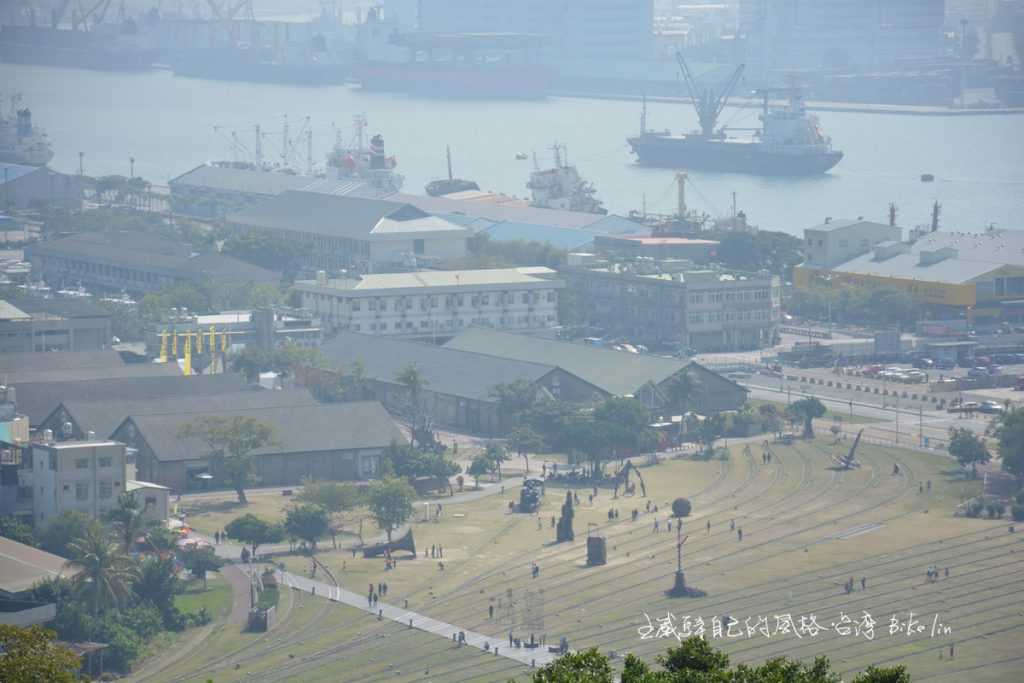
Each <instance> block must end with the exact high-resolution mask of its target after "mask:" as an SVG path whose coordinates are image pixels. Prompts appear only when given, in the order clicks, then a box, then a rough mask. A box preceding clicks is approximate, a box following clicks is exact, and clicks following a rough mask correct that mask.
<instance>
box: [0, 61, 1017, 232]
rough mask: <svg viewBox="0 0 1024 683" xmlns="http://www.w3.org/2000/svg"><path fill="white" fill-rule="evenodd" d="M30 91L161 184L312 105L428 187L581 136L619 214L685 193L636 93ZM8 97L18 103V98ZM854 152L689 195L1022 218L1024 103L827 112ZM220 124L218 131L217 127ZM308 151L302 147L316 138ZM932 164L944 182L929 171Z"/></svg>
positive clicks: (212, 88)
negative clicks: (973, 113)
mask: <svg viewBox="0 0 1024 683" xmlns="http://www.w3.org/2000/svg"><path fill="white" fill-rule="evenodd" d="M11 91H19V92H21V93H22V95H23V97H24V100H23V101H24V104H26V105H27V106H29V107H31V109H32V111H33V112H34V117H35V121H36V123H37V125H39V126H41V127H43V128H45V129H46V131H47V132H48V134H49V136H50V138H51V140H52V142H53V145H54V149H55V151H56V157H55V158H54V160H53V162H52V166H53V167H54V168H56V169H58V170H62V171H68V172H73V171H75V170H77V168H78V153H79V152H84V153H85V171H86V173H88V174H90V175H100V174H108V173H120V174H124V175H127V174H128V171H129V161H128V160H129V157H132V156H134V157H135V160H136V161H135V172H136V174H138V175H141V176H143V177H145V178H147V179H149V180H151V181H152V182H155V183H158V184H163V183H166V181H167V180H168V179H169V178H173V177H174V176H176V175H178V174H180V173H184V172H185V171H187V170H189V169H191V168H192V167H194V166H196V165H198V164H201V163H204V162H206V161H209V160H214V159H227V158H232V155H233V153H232V150H231V146H230V144H229V141H228V137H229V135H230V131H232V130H234V131H237V133H238V136H239V139H240V140H242V141H243V142H244V143H245V144H246V145H248V146H249V147H250V148H251V147H252V144H253V138H254V136H253V134H252V132H251V131H252V128H253V126H254V125H255V124H256V123H260V124H261V125H262V126H263V130H264V131H265V132H266V133H267V134H268V135H267V138H266V140H265V141H264V153H265V156H267V157H271V156H274V155H278V154H280V151H281V143H280V138H281V136H280V134H279V131H281V130H282V128H283V126H282V123H283V120H284V119H283V117H284V116H285V115H287V116H288V120H289V122H290V126H291V130H292V131H293V134H294V132H295V131H296V130H297V129H298V128H299V127H300V126H301V123H302V121H303V119H304V118H305V117H307V116H308V117H310V120H311V122H312V128H313V131H314V139H313V148H314V149H313V151H314V159H315V160H316V161H317V162H318V163H322V161H323V157H324V154H325V153H326V151H327V150H328V148H329V147H330V146H331V144H333V140H334V132H333V131H334V128H332V124H334V125H336V126H337V127H338V128H340V129H341V130H342V132H343V135H344V137H346V138H348V137H350V136H351V132H352V129H351V125H352V117H353V116H354V115H356V114H365V115H366V116H367V117H368V118H369V120H370V127H369V129H370V132H371V133H377V132H380V133H382V134H383V135H384V138H385V141H386V145H387V148H388V151H389V153H391V154H394V155H396V156H397V158H398V162H399V168H400V170H401V172H402V173H403V174H404V175H405V176H406V182H405V188H404V189H405V190H406V191H409V192H414V193H419V192H422V191H423V190H422V188H423V186H424V185H425V184H426V183H427V182H428V181H430V180H432V179H436V178H439V177H442V176H443V175H444V174H445V172H446V171H445V160H444V156H445V145H446V144H447V145H451V147H452V153H453V156H454V163H455V172H456V175H457V176H459V177H463V178H469V179H473V180H476V181H477V182H478V183H479V184H480V187H481V188H483V189H486V190H492V191H496V192H504V193H507V194H513V195H525V194H526V193H527V190H526V188H525V183H526V181H527V179H528V176H529V172H530V169H531V165H532V162H531V161H517V160H515V154H516V153H517V152H526V153H532V152H533V151H536V152H537V154H538V156H539V157H540V159H541V162H542V163H545V162H550V159H551V152H550V151H549V148H550V146H551V144H552V143H553V142H555V141H558V142H560V143H562V144H565V145H567V146H568V153H569V159H570V161H572V162H573V163H575V164H577V166H578V167H579V170H580V172H581V173H582V174H583V175H584V176H585V177H587V178H588V179H590V180H591V181H592V182H593V183H594V184H595V185H596V187H597V190H598V196H599V197H600V198H601V199H603V200H604V202H605V205H606V206H607V207H608V208H609V209H610V210H611V211H613V212H617V213H625V212H627V211H629V210H630V209H639V208H640V207H641V204H642V203H643V198H644V197H645V196H646V200H647V207H648V210H650V211H664V212H670V211H672V210H673V209H674V206H675V190H674V181H673V172H672V171H671V170H665V169H646V168H641V167H638V166H636V165H635V164H634V163H633V159H632V156H631V155H630V153H629V150H628V146H627V145H626V142H625V138H626V136H627V135H629V134H632V133H634V132H635V131H636V130H637V129H638V127H639V109H640V108H639V105H638V104H637V103H635V102H625V101H605V100H592V99H575V98H552V99H549V100H547V101H540V102H486V101H480V102H476V101H444V100H429V99H419V98H411V97H406V96H402V95H387V94H378V93H362V92H360V91H358V90H350V89H348V88H345V87H333V88H299V87H288V86H275V85H261V84H249V83H225V82H219V81H207V80H200V79H188V78H175V77H174V76H173V75H171V74H170V73H168V72H162V71H161V72H150V73H139V74H124V73H105V72H95V71H84V70H75V69H56V68H47V67H25V66H13V65H8V64H0V92H5V93H7V92H11ZM5 106H6V105H5ZM819 118H820V119H821V123H822V126H823V127H824V129H825V131H826V132H827V133H828V134H829V135H831V136H832V139H833V143H834V145H835V146H836V147H838V148H839V149H842V150H843V151H845V152H846V158H845V159H844V160H843V161H842V162H841V163H840V164H839V166H837V167H836V168H835V169H833V171H832V172H831V173H829V174H828V175H824V176H819V177H812V178H798V179H793V178H759V177H755V176H744V175H734V174H710V173H700V172H691V174H690V175H691V178H692V183H691V185H690V190H689V204H690V206H691V207H692V208H696V209H700V210H704V211H707V212H708V213H709V214H712V215H726V214H727V213H728V212H729V211H730V209H731V204H732V193H733V192H735V193H736V196H737V204H738V206H739V208H741V209H743V210H745V211H746V212H747V214H748V216H749V217H750V220H751V221H753V222H755V223H757V224H759V225H760V226H762V227H763V228H771V229H777V230H784V231H786V232H790V233H793V234H801V231H802V230H803V228H805V227H808V226H810V225H813V224H815V223H819V222H821V221H822V220H823V219H824V218H825V217H826V216H833V217H836V218H838V217H850V218H856V217H858V216H864V217H865V218H868V219H874V220H884V219H885V216H886V211H887V207H888V204H889V202H892V201H894V202H896V204H897V205H898V206H899V207H900V218H899V221H900V223H901V224H902V225H906V226H912V225H915V224H918V223H925V222H927V221H928V218H929V211H930V207H931V204H932V202H934V201H935V200H938V201H939V202H940V203H941V204H942V206H943V226H944V228H945V229H949V230H976V229H979V228H981V227H983V226H986V225H988V224H990V223H995V224H996V225H997V226H998V227H1002V228H1017V229H1024V116H977V117H913V116H898V115H883V114H849V113H829V112H822V113H820V114H819ZM723 121H732V124H731V125H734V126H740V127H742V126H747V127H750V126H753V125H755V123H756V112H755V111H753V110H726V112H725V113H724V114H723ZM649 124H650V126H651V127H652V128H659V129H660V128H666V127H668V128H672V129H674V130H689V129H691V128H693V127H694V126H695V125H696V117H695V115H694V113H693V112H692V110H691V109H690V107H689V106H688V105H684V104H660V103H652V104H650V106H649ZM215 127H220V128H221V132H220V133H218V132H216V131H215ZM300 147H301V149H300V151H299V152H298V154H297V156H298V157H300V159H297V161H298V162H299V163H301V158H304V157H305V145H304V144H303V145H301V146H300ZM922 173H932V174H934V175H935V177H936V181H935V182H934V183H927V184H926V183H921V182H920V175H921V174H922Z"/></svg>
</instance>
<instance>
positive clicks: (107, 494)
mask: <svg viewBox="0 0 1024 683" xmlns="http://www.w3.org/2000/svg"><path fill="white" fill-rule="evenodd" d="M113 495H114V487H113V486H111V485H110V482H109V481H101V482H100V500H109V499H110V498H111V497H113Z"/></svg>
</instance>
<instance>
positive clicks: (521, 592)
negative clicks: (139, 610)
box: [154, 438, 1024, 683]
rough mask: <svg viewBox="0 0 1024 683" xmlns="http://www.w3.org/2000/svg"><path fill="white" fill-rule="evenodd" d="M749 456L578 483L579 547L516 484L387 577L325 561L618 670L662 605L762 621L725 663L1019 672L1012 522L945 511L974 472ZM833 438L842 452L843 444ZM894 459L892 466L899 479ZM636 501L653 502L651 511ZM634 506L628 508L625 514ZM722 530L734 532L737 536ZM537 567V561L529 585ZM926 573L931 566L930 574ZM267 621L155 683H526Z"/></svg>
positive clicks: (354, 626)
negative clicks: (526, 505)
mask: <svg viewBox="0 0 1024 683" xmlns="http://www.w3.org/2000/svg"><path fill="white" fill-rule="evenodd" d="M752 448H753V451H752V452H751V453H750V454H749V455H747V454H745V453H744V446H743V444H732V445H730V450H731V456H730V458H729V459H728V461H725V462H723V461H718V460H713V461H708V462H696V461H691V460H677V459H672V460H667V461H663V462H662V463H660V464H658V465H656V466H654V467H647V468H643V469H642V473H643V476H644V480H645V482H646V486H647V492H648V494H649V498H647V499H644V498H641V497H640V496H639V495H638V496H637V497H635V498H630V497H620V498H618V499H614V498H613V497H612V492H611V491H610V490H607V489H601V490H599V492H598V496H597V497H596V498H595V499H594V500H593V502H590V501H589V500H588V499H589V495H590V493H591V491H589V490H579V491H578V492H577V493H578V495H579V496H580V499H581V504H580V505H579V506H577V507H576V508H575V519H574V528H575V532H576V540H575V541H574V542H572V543H565V544H557V545H556V544H554V543H553V542H552V541H553V539H554V529H552V528H551V518H552V516H554V515H557V514H558V513H559V508H560V506H561V504H562V503H563V502H564V500H565V490H564V489H559V488H555V487H548V489H547V491H546V496H545V498H544V500H543V505H542V508H541V511H540V513H539V514H538V515H520V514H514V513H509V511H508V508H507V503H508V501H510V500H513V499H515V498H517V497H518V489H512V488H509V489H507V490H506V492H505V494H504V495H503V496H502V495H493V496H490V497H486V498H481V499H478V500H475V501H472V502H468V503H462V504H449V505H445V507H444V514H443V515H442V517H441V518H440V520H438V521H436V522H435V521H431V522H417V523H415V524H414V533H415V537H416V543H417V547H418V550H419V559H416V560H413V559H405V556H404V555H399V562H398V567H397V569H395V570H392V571H384V567H383V560H364V559H362V558H353V557H352V555H351V554H348V553H343V552H340V551H324V552H322V553H320V559H321V560H322V561H323V562H324V563H325V564H327V566H328V567H330V569H331V571H332V573H333V574H334V575H335V576H336V577H337V578H338V580H339V582H340V583H341V584H342V585H344V586H345V587H347V588H350V589H351V590H354V591H357V592H360V593H365V592H366V589H367V584H369V583H371V582H372V583H378V582H381V581H386V582H387V583H388V586H389V590H388V595H387V601H388V602H390V603H392V604H402V602H403V601H404V600H408V601H409V607H410V608H412V609H415V610H417V611H420V612H422V613H424V614H427V615H429V616H431V617H434V618H437V619H440V620H444V621H447V622H449V623H453V624H458V625H460V626H461V627H464V628H466V629H471V630H474V631H479V632H482V633H486V634H490V635H493V636H494V637H495V638H496V639H498V640H504V639H507V635H508V632H509V631H510V630H511V631H513V632H514V633H515V634H516V635H518V636H522V637H526V638H528V637H529V635H530V633H535V634H537V635H538V636H539V635H542V634H543V635H546V637H547V639H548V641H549V642H557V640H558V638H560V637H562V636H565V637H566V638H568V639H569V644H570V646H571V647H572V648H574V649H576V648H582V647H588V646H597V647H599V648H600V649H601V650H602V651H605V652H612V651H614V652H615V653H616V654H617V655H618V656H619V658H618V659H617V660H616V661H617V662H621V656H622V655H623V654H624V653H626V652H633V653H635V654H637V655H640V656H642V657H644V658H645V659H648V660H653V657H654V656H655V655H656V654H659V653H661V652H663V651H664V650H665V649H666V648H667V647H669V645H670V644H671V643H673V642H674V640H671V639H668V640H666V639H654V638H651V639H646V640H644V639H641V637H640V633H639V631H638V630H639V629H641V628H642V627H643V626H644V625H645V624H646V623H647V619H646V617H645V613H646V614H647V615H650V618H651V619H656V618H658V617H659V616H660V617H662V618H664V617H665V616H666V613H668V612H671V613H673V615H675V617H676V618H677V622H679V623H680V624H681V620H682V617H683V616H685V615H689V616H691V617H695V616H701V617H702V618H703V619H704V620H705V622H707V623H708V624H709V625H710V621H711V619H712V617H720V616H722V615H729V616H730V617H732V618H735V619H737V620H738V622H739V623H740V624H741V625H742V624H744V622H745V620H746V618H747V617H750V618H751V619H752V623H755V624H756V623H757V621H756V620H757V618H758V617H759V616H764V617H765V618H766V620H767V621H768V622H769V623H770V624H771V627H772V628H770V630H769V636H768V637H764V636H762V635H755V636H754V637H748V636H747V635H746V633H744V634H743V636H742V637H735V638H728V637H724V638H719V639H713V643H714V644H715V645H716V646H717V647H720V648H722V649H723V650H725V651H726V652H727V653H728V654H729V655H730V657H731V658H732V659H733V661H734V662H759V661H763V660H764V659H766V658H769V657H772V656H778V655H787V656H790V657H796V658H801V659H806V658H810V657H813V656H815V655H817V654H825V655H828V656H829V657H830V658H831V659H832V660H833V663H834V666H835V668H836V669H837V670H838V671H839V672H841V673H844V674H845V675H847V676H849V675H851V674H852V673H853V672H856V671H859V670H862V669H863V668H865V667H867V666H868V665H870V664H873V663H886V664H906V665H907V666H908V667H909V669H910V671H911V673H912V675H913V676H914V680H915V681H930V680H935V681H962V680H970V681H980V682H988V681H992V682H995V681H1010V680H1021V679H1022V678H1024V655H1022V654H1021V653H1020V651H1019V645H1018V644H1019V641H1020V637H1021V634H1022V632H1024V610H1022V609H1021V606H1020V600H1019V598H1018V596H1019V594H1020V590H1021V588H1022V587H1024V576H1022V575H1021V573H1020V571H1019V567H1020V553H1021V552H1022V551H1024V547H1022V546H1021V540H1022V539H1024V534H1020V533H1017V534H1010V533H1008V523H1007V522H1005V521H1003V522H998V521H991V520H978V519H966V518H959V517H954V516H953V511H954V509H955V506H956V505H957V504H958V503H959V502H961V501H962V500H963V499H964V498H965V497H968V496H970V495H973V494H974V493H975V492H976V491H977V489H978V487H979V486H980V483H979V482H975V481H968V480H963V479H961V478H960V477H959V475H958V474H957V473H956V468H954V467H952V466H951V465H952V462H951V461H950V460H948V459H947V458H944V457H941V456H937V455H929V454H924V453H918V452H912V451H903V450H897V449H891V448H881V447H877V446H872V445H862V446H861V448H860V450H859V451H858V458H859V459H860V461H861V463H862V467H861V468H859V469H856V470H852V471H846V472H839V471H834V470H833V469H831V459H830V455H831V453H832V451H833V446H832V444H831V441H830V440H829V439H826V438H819V439H818V440H815V441H810V442H797V443H794V444H792V445H790V446H784V445H781V444H776V445H773V446H772V449H773V455H774V458H773V460H772V463H771V464H767V465H766V464H763V461H762V458H761V457H760V455H761V454H760V448H759V447H758V446H756V445H754V446H752ZM834 448H835V451H836V452H837V453H838V452H845V449H846V448H848V444H847V443H841V444H838V445H837V446H835V447H834ZM896 463H898V464H899V465H900V469H901V472H900V474H898V475H893V465H894V464H896ZM928 482H930V483H931V486H930V489H929V487H928ZM638 491H639V487H638ZM677 496H685V497H687V498H689V499H690V500H691V502H692V504H693V512H692V514H691V516H690V517H689V518H688V519H687V520H686V523H685V534H686V535H687V541H686V543H685V545H684V551H685V552H684V565H685V570H686V577H687V582H688V583H689V584H690V585H691V586H696V587H699V588H700V589H702V590H704V591H706V593H707V595H706V596H705V597H702V598H669V597H666V595H665V590H666V589H668V588H669V587H670V586H671V585H672V578H673V573H674V570H675V562H676V534H675V529H673V532H672V533H671V534H670V533H666V531H665V526H666V522H667V519H666V517H667V514H668V510H669V509H670V502H671V500H672V499H674V498H675V497H677ZM648 500H650V501H651V504H652V505H657V507H658V512H657V513H654V512H651V513H648V512H646V511H645V510H646V503H647V501H648ZM609 508H616V509H618V510H619V511H620V515H619V518H618V519H617V520H614V521H609V519H608V510H609ZM634 508H636V509H637V510H638V511H639V513H640V514H639V517H638V519H637V521H635V522H633V521H631V511H632V510H633V509H634ZM655 519H658V521H659V527H660V531H659V532H658V533H654V531H653V528H654V520H655ZM538 521H539V526H540V528H538ZM708 522H710V529H709V528H708ZM193 523H196V524H197V526H198V523H197V522H196V520H193ZM730 523H735V525H736V526H737V527H738V528H740V529H742V531H743V540H742V541H740V540H738V535H737V533H736V532H735V531H733V530H732V529H731V528H730ZM200 528H201V527H200ZM588 528H589V529H590V530H591V532H592V533H596V534H600V535H603V536H604V537H605V539H606V543H607V549H608V564H606V565H604V566H600V567H587V566H586V563H585V556H586V551H585V545H586V536H587V532H588ZM431 545H435V546H437V545H441V546H443V548H444V560H443V561H444V569H443V570H442V569H441V568H440V566H439V565H438V560H436V559H434V560H431V559H424V558H423V550H424V548H426V549H427V550H428V551H429V549H430V546H431ZM531 562H536V563H537V565H538V566H539V568H540V575H539V577H538V578H536V579H533V578H531V573H530V566H531ZM285 564H286V565H287V567H288V568H289V569H290V570H292V571H294V572H296V573H305V574H308V571H309V567H310V561H309V559H308V558H303V557H289V558H286V559H285ZM933 565H934V566H937V567H939V568H940V577H941V578H940V579H939V580H937V581H926V579H925V572H926V569H927V568H928V567H930V566H933ZM947 568H948V569H949V576H948V578H947V577H946V576H945V570H946V569H947ZM862 577H863V578H864V579H865V583H866V589H864V590H862V588H861V578H862ZM851 578H853V579H854V586H855V590H854V591H853V592H852V593H848V592H847V591H846V590H845V589H844V587H843V585H844V584H845V583H846V582H847V581H848V580H849V579H851ZM491 606H493V607H494V608H495V611H494V616H493V618H492V617H491V616H490V612H489V607H491ZM865 612H866V613H868V614H870V615H871V617H872V618H873V619H874V620H875V622H876V625H875V637H874V638H873V639H871V640H869V639H867V638H866V637H863V636H860V637H854V636H844V635H841V634H839V633H837V632H836V631H835V630H834V629H832V628H831V626H830V625H831V624H833V623H835V624H840V625H842V624H843V623H844V622H843V615H846V616H848V617H851V618H854V619H861V620H862V619H863V618H864V613H865ZM909 612H913V614H914V617H915V618H916V619H919V620H921V621H922V622H923V623H925V624H926V626H927V629H926V632H924V633H915V634H913V635H911V636H907V635H906V634H892V635H890V633H889V624H890V619H891V617H892V616H893V615H895V616H896V617H897V619H898V620H901V621H906V619H907V616H908V613H909ZM787 613H788V614H791V615H792V616H793V617H794V619H795V620H797V621H799V618H800V616H805V617H807V616H809V615H811V614H813V615H815V617H816V619H817V621H818V623H819V624H821V625H823V626H828V627H830V628H829V630H827V631H822V632H820V633H818V634H817V635H816V636H814V637H811V636H810V635H809V634H804V636H803V637H796V636H795V635H783V634H779V633H777V632H776V633H772V632H771V631H773V630H774V626H775V621H774V619H775V616H776V615H784V614H787ZM279 615H280V620H279V624H278V626H277V628H276V629H274V631H272V632H271V633H269V634H240V633H238V629H237V627H234V628H228V627H221V628H219V629H218V630H217V631H216V632H215V635H214V636H212V637H211V638H210V639H208V641H207V642H205V643H204V644H203V647H202V651H201V652H197V653H196V656H194V657H192V658H190V660H189V661H188V663H187V664H184V665H182V666H181V667H179V668H178V669H177V670H175V671H173V672H169V673H170V674H171V675H168V676H163V675H162V676H161V677H159V678H158V679H154V680H161V681H163V680H168V681H170V680H205V678H206V677H207V676H209V677H212V678H213V679H214V680H215V681H217V683H221V682H222V681H235V680H241V679H242V678H244V679H245V680H247V681H259V680H300V681H306V680H309V681H314V680H338V681H361V682H367V683H369V682H372V681H381V682H383V681H392V680H433V681H446V682H447V681H478V680H479V681H504V680H508V679H509V678H517V679H518V680H525V679H526V677H527V675H528V672H527V671H526V670H525V669H524V668H523V667H522V666H520V665H518V664H516V663H514V662H512V661H510V660H507V659H504V658H497V657H494V656H488V655H486V654H483V653H480V652H479V651H476V650H470V649H465V648H464V649H461V650H460V649H455V648H452V647H451V643H450V642H448V641H445V640H444V639H441V638H437V637H433V636H428V635H426V634H424V633H421V632H419V631H415V630H410V629H405V628H403V627H401V625H398V624H393V623H389V622H386V621H384V622H378V621H377V620H376V619H373V618H372V617H368V616H366V615H364V614H362V613H360V612H358V611H356V610H352V609H349V608H345V607H341V606H338V605H336V604H328V603H325V602H323V601H321V600H319V599H317V598H313V597H311V596H308V595H300V594H298V593H294V592H292V591H286V592H285V593H284V594H282V600H281V605H280V606H279ZM933 620H935V621H936V622H938V623H941V624H945V625H948V627H949V629H950V630H949V631H948V632H946V631H945V630H944V627H939V628H938V632H937V633H936V634H935V635H932V632H931V629H932V627H933ZM951 643H953V644H954V645H955V649H956V656H955V658H954V659H952V660H950V659H949V657H948V648H949V645H950V644H951ZM940 651H941V652H943V653H944V656H943V658H942V659H940V658H939V653H940ZM232 653H236V654H232ZM236 664H238V665H239V668H238V669H235V668H234V666H235V665H236ZM189 668H191V669H192V670H191V671H190V670H187V669H189ZM428 670H429V673H425V672H426V671H428ZM399 672H400V673H399ZM165 673H168V672H165Z"/></svg>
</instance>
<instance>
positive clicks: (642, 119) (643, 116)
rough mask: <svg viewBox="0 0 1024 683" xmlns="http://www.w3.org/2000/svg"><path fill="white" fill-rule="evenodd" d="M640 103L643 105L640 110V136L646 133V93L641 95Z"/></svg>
mask: <svg viewBox="0 0 1024 683" xmlns="http://www.w3.org/2000/svg"><path fill="white" fill-rule="evenodd" d="M641 102H642V103H643V104H642V106H641V108H640V134H641V135H643V134H644V133H646V132H647V93H644V94H643V98H642V99H641Z"/></svg>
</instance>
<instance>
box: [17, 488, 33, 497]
mask: <svg viewBox="0 0 1024 683" xmlns="http://www.w3.org/2000/svg"><path fill="white" fill-rule="evenodd" d="M18 500H32V487H31V486H19V487H18Z"/></svg>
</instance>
